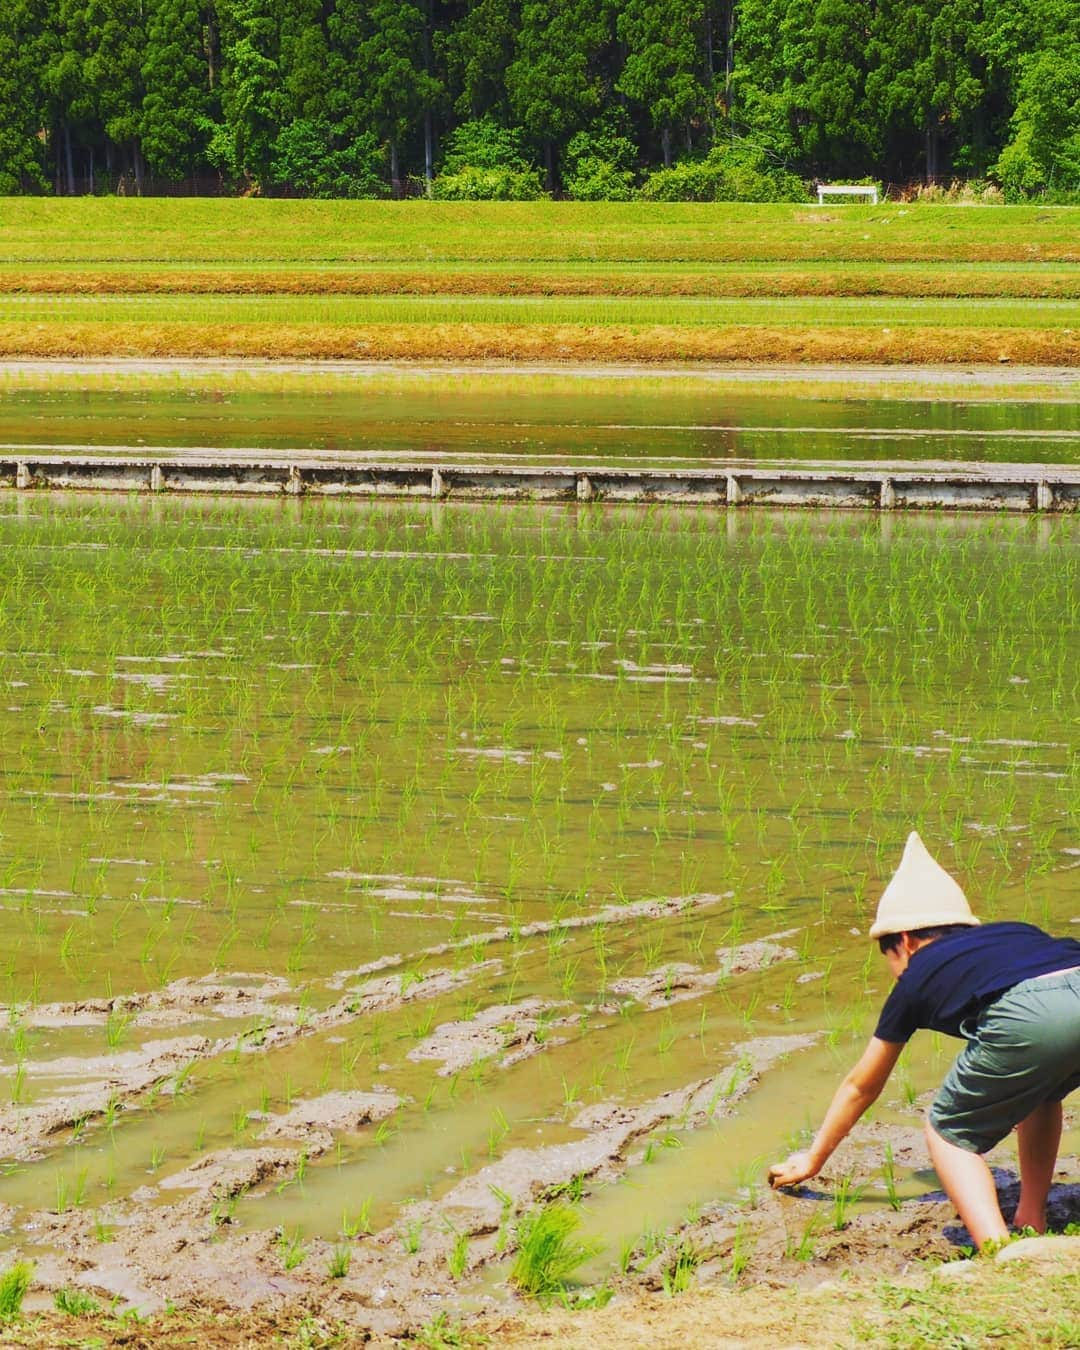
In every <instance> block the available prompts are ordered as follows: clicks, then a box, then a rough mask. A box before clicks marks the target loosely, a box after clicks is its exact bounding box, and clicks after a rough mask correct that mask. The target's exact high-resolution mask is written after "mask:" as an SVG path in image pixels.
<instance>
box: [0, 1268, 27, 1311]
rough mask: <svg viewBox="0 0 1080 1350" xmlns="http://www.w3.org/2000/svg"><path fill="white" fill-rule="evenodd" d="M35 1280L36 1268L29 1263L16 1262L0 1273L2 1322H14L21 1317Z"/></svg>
mask: <svg viewBox="0 0 1080 1350" xmlns="http://www.w3.org/2000/svg"><path fill="white" fill-rule="evenodd" d="M33 1278H34V1267H33V1265H32V1263H31V1262H29V1261H16V1262H15V1263H14V1265H11V1266H8V1268H7V1270H5V1271H3V1273H0V1322H13V1321H15V1319H16V1318H17V1317H18V1316H19V1315H20V1313H21V1312H22V1305H23V1299H24V1298H25V1297H26V1292H27V1290H28V1289H29V1288H30V1281H31V1280H32V1279H33Z"/></svg>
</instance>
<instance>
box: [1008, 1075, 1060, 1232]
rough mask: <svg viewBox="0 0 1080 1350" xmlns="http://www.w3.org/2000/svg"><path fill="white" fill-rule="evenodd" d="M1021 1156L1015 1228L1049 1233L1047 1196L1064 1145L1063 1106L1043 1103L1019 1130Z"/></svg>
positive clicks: (1018, 1141) (1018, 1142)
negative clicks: (1062, 1131)
mask: <svg viewBox="0 0 1080 1350" xmlns="http://www.w3.org/2000/svg"><path fill="white" fill-rule="evenodd" d="M1016 1138H1017V1146H1018V1152H1019V1154H1020V1203H1019V1204H1018V1205H1017V1207H1016V1214H1015V1216H1014V1218H1013V1227H1015V1228H1034V1229H1035V1231H1036V1232H1037V1233H1045V1232H1046V1196H1047V1193H1048V1192H1049V1190H1050V1183H1051V1181H1052V1180H1053V1178H1054V1168H1055V1166H1056V1165H1057V1153H1058V1145H1059V1144H1060V1143H1061V1103H1060V1102H1043V1103H1042V1105H1041V1106H1037V1107H1036V1108H1035V1110H1034V1111H1032V1113H1031V1115H1030V1116H1028V1117H1027V1118H1026V1119H1025V1120H1022V1121H1021V1122H1020V1124H1019V1125H1017V1127H1016Z"/></svg>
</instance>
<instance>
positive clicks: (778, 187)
mask: <svg viewBox="0 0 1080 1350" xmlns="http://www.w3.org/2000/svg"><path fill="white" fill-rule="evenodd" d="M641 195H642V197H644V198H645V200H646V201H653V202H799V201H805V200H806V199H807V190H806V184H805V183H803V181H802V180H801V179H800V178H797V177H796V176H795V175H794V174H793V173H789V172H788V171H787V170H786V169H784V168H783V167H782V166H780V165H777V164H774V163H773V162H772V161H770V159H769V157H768V156H767V155H766V153H765V151H764V150H762V149H760V148H759V147H758V146H755V145H750V144H748V143H747V142H746V141H734V142H731V143H729V144H726V145H718V146H714V147H713V149H712V150H711V151H710V152H709V153H708V155H706V157H705V158H704V159H689V160H682V161H680V163H678V164H675V165H673V166H672V167H671V168H670V169H657V170H655V171H654V172H653V173H651V174H649V176H648V178H646V180H645V183H644V185H643V187H642V189H641Z"/></svg>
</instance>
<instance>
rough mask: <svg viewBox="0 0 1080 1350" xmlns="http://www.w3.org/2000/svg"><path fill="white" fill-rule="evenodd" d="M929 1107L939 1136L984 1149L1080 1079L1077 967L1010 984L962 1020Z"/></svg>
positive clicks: (1059, 1097) (962, 1145)
mask: <svg viewBox="0 0 1080 1350" xmlns="http://www.w3.org/2000/svg"><path fill="white" fill-rule="evenodd" d="M962 1031H963V1033H964V1036H965V1038H966V1039H967V1045H965V1046H964V1048H963V1050H961V1051H960V1054H959V1055H958V1056H957V1058H956V1063H955V1064H954V1065H953V1066H952V1068H951V1069H950V1070H949V1072H948V1073H947V1074H946V1076H945V1081H944V1083H942V1085H941V1090H940V1091H939V1092H938V1094H937V1096H936V1097H935V1098H934V1104H933V1106H931V1108H930V1124H931V1125H932V1126H933V1127H934V1129H935V1130H936V1131H937V1133H938V1134H940V1135H941V1137H942V1138H943V1139H947V1140H948V1142H949V1143H950V1144H956V1145H957V1146H958V1147H959V1148H963V1149H967V1150H968V1152H970V1153H986V1152H987V1150H988V1149H991V1148H993V1146H994V1145H995V1144H998V1143H1000V1142H1001V1140H1002V1139H1004V1138H1005V1136H1006V1135H1007V1134H1008V1133H1009V1131H1010V1130H1013V1129H1015V1128H1016V1126H1017V1125H1019V1123H1020V1122H1021V1121H1022V1120H1024V1119H1025V1118H1026V1117H1027V1116H1028V1115H1030V1114H1031V1112H1032V1111H1034V1109H1035V1108H1036V1107H1037V1106H1040V1105H1041V1104H1042V1103H1043V1102H1055V1101H1061V1100H1062V1098H1064V1097H1067V1096H1068V1095H1069V1093H1070V1092H1072V1091H1074V1090H1075V1089H1076V1088H1078V1087H1080V967H1078V968H1077V969H1076V970H1069V971H1065V972H1064V973H1062V974H1055V975H1044V976H1041V977H1040V978H1038V979H1034V980H1024V981H1023V982H1022V983H1020V984H1017V985H1014V986H1013V988H1012V989H1009V990H1008V991H1007V992H1006V993H1004V994H1002V995H1001V997H1000V998H999V999H997V1000H996V1001H995V1002H993V1003H991V1004H989V1005H988V1006H987V1007H986V1008H984V1009H983V1010H982V1012H981V1013H979V1014H978V1016H977V1017H973V1018H971V1019H970V1021H969V1022H965V1023H964V1025H963V1027H962Z"/></svg>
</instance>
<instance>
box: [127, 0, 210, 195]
mask: <svg viewBox="0 0 1080 1350" xmlns="http://www.w3.org/2000/svg"><path fill="white" fill-rule="evenodd" d="M209 43H210V34H209V31H208V24H207V21H206V15H205V13H204V11H203V6H202V4H201V3H200V0H155V3H154V5H153V7H152V8H151V10H150V14H149V17H148V19H147V21H146V50H145V52H144V54H143V61H142V78H143V83H144V84H145V86H146V97H145V98H144V100H143V105H142V115H141V118H140V130H141V139H142V148H143V154H144V155H145V156H146V162H147V164H149V166H150V169H151V171H152V172H153V173H154V174H157V175H159V176H160V177H162V178H171V179H178V178H189V177H195V176H197V175H199V174H202V173H204V172H205V171H206V169H207V163H206V150H207V146H208V145H209V143H210V137H211V134H212V129H213V114H214V97H213V91H212V90H211V88H210V75H211V66H210V64H209V62H208V60H207V52H208V48H209Z"/></svg>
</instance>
